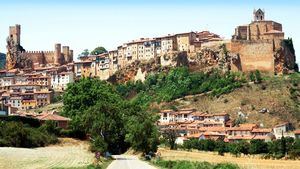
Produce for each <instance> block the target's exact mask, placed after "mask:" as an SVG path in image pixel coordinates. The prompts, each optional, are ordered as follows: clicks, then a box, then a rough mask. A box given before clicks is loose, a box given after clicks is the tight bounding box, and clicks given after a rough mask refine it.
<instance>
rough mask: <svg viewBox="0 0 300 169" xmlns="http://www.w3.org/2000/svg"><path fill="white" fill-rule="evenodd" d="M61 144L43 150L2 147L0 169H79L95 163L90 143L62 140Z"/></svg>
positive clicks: (0, 149) (42, 148)
mask: <svg viewBox="0 0 300 169" xmlns="http://www.w3.org/2000/svg"><path fill="white" fill-rule="evenodd" d="M60 140H61V143H59V144H57V145H52V146H48V147H41V148H34V149H28V148H11V147H0V168H5V169H15V168H22V169H33V168H49V169H51V168H77V167H82V166H87V165H89V164H91V163H92V162H93V156H94V155H93V153H91V152H89V151H88V143H87V142H84V141H78V140H74V139H68V138H65V139H60Z"/></svg>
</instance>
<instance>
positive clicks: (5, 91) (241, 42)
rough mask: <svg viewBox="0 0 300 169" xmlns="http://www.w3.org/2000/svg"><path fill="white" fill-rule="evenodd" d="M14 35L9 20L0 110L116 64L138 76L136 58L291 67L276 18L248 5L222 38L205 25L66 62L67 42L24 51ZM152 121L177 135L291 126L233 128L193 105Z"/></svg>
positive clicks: (23, 105)
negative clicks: (248, 12) (246, 16)
mask: <svg viewBox="0 0 300 169" xmlns="http://www.w3.org/2000/svg"><path fill="white" fill-rule="evenodd" d="M20 39H21V26H20V25H15V26H11V27H10V28H9V36H8V38H7V56H6V69H4V70H1V71H0V86H1V87H0V97H1V102H0V114H1V115H22V116H26V115H28V113H27V110H30V109H35V108H38V107H43V106H46V105H49V104H51V103H52V102H53V98H54V96H55V95H56V94H57V93H62V92H64V90H66V88H67V85H68V83H73V82H74V81H75V80H76V79H79V78H83V77H95V78H99V79H101V80H108V79H110V78H111V77H112V76H114V75H115V74H120V72H121V71H124V72H125V73H124V74H125V76H127V77H126V79H127V80H138V79H139V80H143V79H145V76H146V75H147V73H150V71H149V70H147V69H144V68H141V67H138V66H137V63H151V64H153V65H158V66H161V67H165V66H171V67H173V66H177V65H185V66H191V67H192V66H195V67H196V68H199V69H200V68H206V69H207V68H209V69H214V68H218V69H220V70H222V71H225V72H226V71H241V72H251V71H255V70H259V71H262V72H266V73H270V74H288V73H291V72H294V71H297V69H298V67H297V64H296V57H295V51H294V48H293V46H292V45H291V44H292V43H291V40H290V39H285V37H284V32H283V27H282V25H281V24H280V23H277V22H274V21H271V20H265V12H264V11H263V10H261V9H258V10H254V12H253V21H252V22H251V23H250V24H247V25H243V26H238V27H237V28H236V29H235V30H234V35H233V36H232V39H230V40H225V39H222V38H221V37H220V36H219V35H217V34H215V33H212V32H209V31H201V32H186V33H177V34H172V35H171V34H169V35H166V36H161V37H154V38H141V39H139V40H133V41H131V42H128V43H124V44H122V45H120V46H118V47H117V48H116V49H115V50H112V51H109V52H107V53H102V54H99V55H89V56H81V57H80V58H79V59H80V61H74V59H73V50H70V47H69V46H61V44H55V45H54V50H53V51H26V50H25V49H24V48H23V47H22V46H21V41H20ZM179 62H182V63H179ZM128 75H132V76H128ZM53 114H55V113H52V115H53ZM31 116H32V115H31ZM59 118H60V119H63V117H59ZM68 120H70V119H68ZM159 126H160V127H161V129H162V130H164V129H166V128H172V127H175V128H176V129H178V130H179V131H180V132H181V135H182V137H180V138H181V139H183V140H184V139H188V138H193V137H196V138H198V137H205V138H210V137H214V138H217V139H219V138H222V139H226V140H228V141H231V140H235V139H253V138H254V139H256V138H257V139H263V140H271V139H274V138H280V136H281V135H282V134H283V133H285V134H286V135H289V136H292V137H297V135H295V134H296V133H295V134H290V133H289V131H290V130H291V129H290V128H289V123H285V124H282V125H279V126H276V127H275V128H274V129H261V128H259V127H258V126H257V125H255V124H245V125H242V126H240V127H239V128H234V127H232V126H233V125H232V123H231V121H230V120H229V116H228V114H226V113H225V114H219V115H209V114H203V113H199V112H197V111H196V110H180V111H179V112H173V111H169V110H165V111H163V112H162V113H161V119H160V121H159ZM277 128H279V129H277ZM298 132H299V131H298ZM179 142H180V140H179Z"/></svg>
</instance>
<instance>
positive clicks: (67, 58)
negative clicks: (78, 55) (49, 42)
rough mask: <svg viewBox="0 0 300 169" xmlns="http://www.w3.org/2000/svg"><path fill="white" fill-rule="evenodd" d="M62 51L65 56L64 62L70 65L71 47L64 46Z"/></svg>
mask: <svg viewBox="0 0 300 169" xmlns="http://www.w3.org/2000/svg"><path fill="white" fill-rule="evenodd" d="M62 50H63V54H64V61H65V63H68V62H69V55H70V54H69V52H70V48H69V46H63V47H62Z"/></svg>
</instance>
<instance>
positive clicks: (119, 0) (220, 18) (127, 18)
mask: <svg viewBox="0 0 300 169" xmlns="http://www.w3.org/2000/svg"><path fill="white" fill-rule="evenodd" d="M2 1H3V0H0V52H2V53H6V37H7V36H8V27H9V26H12V25H15V24H20V25H21V45H22V46H23V47H24V48H25V49H26V50H27V51H41V50H46V51H50V50H54V44H55V43H61V44H62V45H67V46H70V48H71V49H73V50H74V55H75V56H74V58H76V56H77V55H78V54H80V53H81V52H82V51H83V50H84V49H89V50H92V49H94V48H95V47H97V46H104V47H105V48H106V49H108V50H114V49H116V48H117V46H119V45H121V44H123V43H126V42H129V41H131V40H134V39H138V38H142V37H144V38H146V37H156V36H163V35H167V34H173V33H182V32H189V31H203V30H208V31H211V32H213V33H216V34H219V35H221V37H224V38H225V39H230V38H231V36H232V35H233V33H234V29H235V27H236V26H238V25H244V24H248V23H250V22H251V21H252V13H253V10H254V9H258V8H262V9H264V10H265V12H266V19H267V20H274V21H276V22H279V23H282V24H283V31H284V32H285V37H286V38H288V37H292V38H293V41H294V46H295V50H296V55H297V62H298V63H300V62H299V61H300V22H299V18H300V17H299V16H300V15H299V14H298V13H299V11H300V1H296V0H290V1H288V2H287V1H282V0H259V1H258V0H226V1H225V0H164V1H163V0H148V1H143V0H127V1H126V0H81V1H79V0H51V1H45V0H26V1H24V0H9V1H6V2H2Z"/></svg>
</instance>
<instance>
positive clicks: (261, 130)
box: [252, 128, 272, 133]
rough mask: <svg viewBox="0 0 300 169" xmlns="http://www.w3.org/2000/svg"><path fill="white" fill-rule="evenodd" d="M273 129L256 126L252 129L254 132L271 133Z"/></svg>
mask: <svg viewBox="0 0 300 169" xmlns="http://www.w3.org/2000/svg"><path fill="white" fill-rule="evenodd" d="M271 132H272V129H267V128H254V129H253V130H252V133H271Z"/></svg>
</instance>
